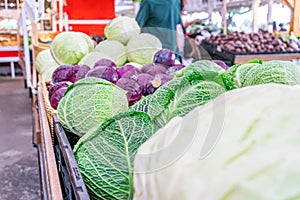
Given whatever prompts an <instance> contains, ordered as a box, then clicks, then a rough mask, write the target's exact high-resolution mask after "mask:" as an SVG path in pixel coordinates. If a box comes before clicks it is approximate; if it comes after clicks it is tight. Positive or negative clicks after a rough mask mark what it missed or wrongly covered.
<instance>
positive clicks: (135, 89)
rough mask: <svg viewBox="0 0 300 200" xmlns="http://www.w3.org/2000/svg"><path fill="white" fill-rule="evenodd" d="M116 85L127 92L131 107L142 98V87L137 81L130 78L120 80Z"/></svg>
mask: <svg viewBox="0 0 300 200" xmlns="http://www.w3.org/2000/svg"><path fill="white" fill-rule="evenodd" d="M116 85H117V86H118V87H120V88H122V89H124V90H126V91H127V93H126V95H127V99H128V101H129V106H131V105H133V104H134V103H135V102H137V101H138V100H140V99H141V98H142V90H141V87H140V86H139V84H138V83H137V82H136V81H135V80H133V79H130V78H120V79H119V80H118V81H117V83H116Z"/></svg>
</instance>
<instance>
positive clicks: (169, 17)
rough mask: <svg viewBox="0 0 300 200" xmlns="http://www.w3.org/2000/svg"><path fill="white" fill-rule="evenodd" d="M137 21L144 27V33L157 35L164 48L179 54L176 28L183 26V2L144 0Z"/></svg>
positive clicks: (179, 0)
mask: <svg viewBox="0 0 300 200" xmlns="http://www.w3.org/2000/svg"><path fill="white" fill-rule="evenodd" d="M136 21H137V22H138V24H139V25H140V26H141V27H142V33H150V34H153V35H155V36H156V37H158V38H159V39H160V41H161V43H162V45H163V48H168V49H171V50H172V51H174V52H175V53H176V54H177V55H178V54H179V52H178V48H177V44H176V33H177V29H176V27H177V25H178V24H182V22H181V0H142V1H141V4H140V9H139V12H138V14H137V17H136Z"/></svg>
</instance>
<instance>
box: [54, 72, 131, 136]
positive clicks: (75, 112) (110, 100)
mask: <svg viewBox="0 0 300 200" xmlns="http://www.w3.org/2000/svg"><path fill="white" fill-rule="evenodd" d="M57 111H58V117H59V121H60V123H61V124H62V125H63V127H64V128H65V129H67V130H69V131H71V132H72V133H74V134H76V135H79V136H83V135H84V134H86V133H87V132H88V131H90V130H94V129H95V128H98V126H99V125H100V124H101V123H102V122H104V121H105V120H106V119H109V118H111V117H113V116H115V115H116V114H119V113H121V112H126V111H128V100H127V97H126V92H125V91H124V90H122V89H121V88H119V87H118V86H116V85H114V84H113V83H111V82H108V81H106V80H104V79H99V78H95V77H88V78H84V79H81V80H79V81H77V82H76V83H74V84H72V85H70V86H69V87H68V89H67V91H66V92H65V94H64V96H63V97H62V99H61V100H60V102H59V104H58V108H57Z"/></svg>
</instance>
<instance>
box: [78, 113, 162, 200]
mask: <svg viewBox="0 0 300 200" xmlns="http://www.w3.org/2000/svg"><path fill="white" fill-rule="evenodd" d="M157 129H158V127H157V126H156V125H155V124H154V123H153V122H152V121H151V119H150V118H149V116H147V115H146V114H145V113H142V112H135V111H132V112H128V113H121V114H119V115H117V116H115V117H113V118H111V119H108V120H107V121H105V122H104V123H103V124H102V125H101V126H100V127H99V128H98V129H97V130H96V131H94V132H91V133H88V134H87V135H85V136H84V137H82V138H81V139H80V140H79V142H78V143H77V144H76V146H75V148H74V154H75V158H76V160H77V163H78V166H79V168H80V171H81V174H82V176H83V179H84V182H85V184H86V186H87V188H88V190H89V194H90V195H91V197H93V199H107V200H113V199H115V200H119V199H132V196H133V192H134V188H133V174H132V172H133V160H134V156H135V154H136V152H137V149H138V148H139V146H140V145H141V144H143V143H144V142H145V141H146V140H147V139H148V138H149V137H151V135H152V134H154V133H155V132H156V131H157Z"/></svg>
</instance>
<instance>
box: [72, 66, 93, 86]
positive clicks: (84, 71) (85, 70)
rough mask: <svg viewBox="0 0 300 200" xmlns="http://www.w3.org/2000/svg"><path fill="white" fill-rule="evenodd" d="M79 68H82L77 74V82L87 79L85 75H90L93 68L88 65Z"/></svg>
mask: <svg viewBox="0 0 300 200" xmlns="http://www.w3.org/2000/svg"><path fill="white" fill-rule="evenodd" d="M79 66H80V68H79V70H78V72H77V74H76V79H75V82H76V81H79V80H80V79H83V78H85V75H86V74H87V73H88V71H90V70H91V68H90V67H89V66H87V65H79Z"/></svg>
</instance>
